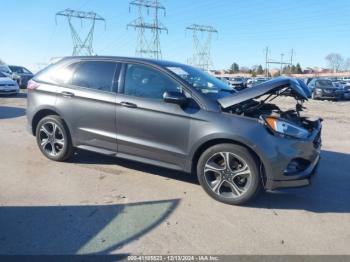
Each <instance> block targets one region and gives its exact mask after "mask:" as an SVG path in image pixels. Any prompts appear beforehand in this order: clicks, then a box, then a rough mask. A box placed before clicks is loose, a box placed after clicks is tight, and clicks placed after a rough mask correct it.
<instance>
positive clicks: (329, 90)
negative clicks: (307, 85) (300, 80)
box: [324, 89, 334, 94]
mask: <svg viewBox="0 0 350 262" xmlns="http://www.w3.org/2000/svg"><path fill="white" fill-rule="evenodd" d="M324 92H325V93H326V94H331V93H333V92H334V90H333V89H324Z"/></svg>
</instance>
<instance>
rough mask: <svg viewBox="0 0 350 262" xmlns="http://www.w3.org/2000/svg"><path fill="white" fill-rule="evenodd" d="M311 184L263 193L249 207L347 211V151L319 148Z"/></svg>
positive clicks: (349, 196)
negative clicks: (317, 161) (319, 156)
mask: <svg viewBox="0 0 350 262" xmlns="http://www.w3.org/2000/svg"><path fill="white" fill-rule="evenodd" d="M321 156H322V159H321V162H320V165H319V167H318V172H317V174H316V175H315V177H313V179H312V180H311V185H310V186H308V187H304V188H295V189H284V190H281V191H276V192H271V193H270V192H266V193H262V194H261V195H260V196H258V197H257V199H256V200H255V201H253V203H251V204H250V205H249V206H250V207H255V208H271V209H297V210H307V211H311V212H315V213H350V190H349V188H350V187H349V186H350V154H344V153H338V152H331V151H322V153H321Z"/></svg>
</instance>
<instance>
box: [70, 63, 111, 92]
mask: <svg viewBox="0 0 350 262" xmlns="http://www.w3.org/2000/svg"><path fill="white" fill-rule="evenodd" d="M116 69H117V64H116V63H113V62H103V61H89V62H81V63H80V64H79V65H78V66H77V67H76V69H75V72H74V74H73V77H72V81H71V84H72V85H75V86H81V87H86V88H91V89H96V90H101V91H112V87H113V82H114V81H113V80H114V74H115V72H116Z"/></svg>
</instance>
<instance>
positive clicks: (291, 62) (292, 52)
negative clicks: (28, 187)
mask: <svg viewBox="0 0 350 262" xmlns="http://www.w3.org/2000/svg"><path fill="white" fill-rule="evenodd" d="M293 57H294V49H293V48H292V50H290V66H289V73H290V74H292V66H293Z"/></svg>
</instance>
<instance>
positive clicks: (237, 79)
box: [232, 77, 243, 82]
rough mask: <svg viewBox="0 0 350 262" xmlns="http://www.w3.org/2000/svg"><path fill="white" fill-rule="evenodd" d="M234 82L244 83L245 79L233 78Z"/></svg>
mask: <svg viewBox="0 0 350 262" xmlns="http://www.w3.org/2000/svg"><path fill="white" fill-rule="evenodd" d="M232 81H237V82H242V81H243V78H241V77H234V78H232Z"/></svg>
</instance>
